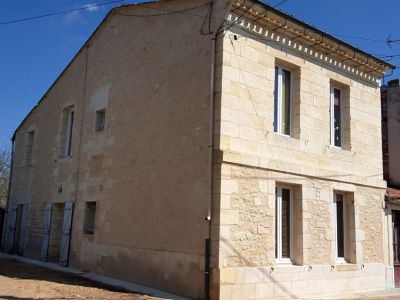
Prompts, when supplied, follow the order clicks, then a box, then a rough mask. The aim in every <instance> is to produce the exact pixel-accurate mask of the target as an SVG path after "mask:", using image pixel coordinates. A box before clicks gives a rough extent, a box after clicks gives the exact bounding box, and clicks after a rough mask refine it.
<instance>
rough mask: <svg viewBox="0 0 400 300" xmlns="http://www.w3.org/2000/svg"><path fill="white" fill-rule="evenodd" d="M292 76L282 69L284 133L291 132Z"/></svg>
mask: <svg viewBox="0 0 400 300" xmlns="http://www.w3.org/2000/svg"><path fill="white" fill-rule="evenodd" d="M290 77H291V74H290V72H289V71H287V70H282V119H281V128H282V132H281V133H283V134H287V135H289V134H290Z"/></svg>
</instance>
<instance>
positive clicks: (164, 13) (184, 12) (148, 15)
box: [119, 1, 211, 18]
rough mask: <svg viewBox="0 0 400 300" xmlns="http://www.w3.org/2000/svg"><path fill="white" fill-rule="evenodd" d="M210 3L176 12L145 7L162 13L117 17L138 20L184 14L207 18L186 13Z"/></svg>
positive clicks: (122, 14) (123, 14) (124, 14)
mask: <svg viewBox="0 0 400 300" xmlns="http://www.w3.org/2000/svg"><path fill="white" fill-rule="evenodd" d="M210 3H211V1H208V2H205V3H203V4H200V5H197V6H193V7H189V8H186V9H182V10H177V11H173V10H164V9H160V8H154V7H146V8H149V9H154V10H159V11H162V13H158V14H126V13H119V15H121V16H126V17H138V18H144V17H159V16H168V15H173V14H186V15H192V16H196V17H202V18H204V17H207V15H208V14H206V15H197V14H191V13H187V12H188V11H191V10H194V9H197V8H200V7H203V6H204V5H207V4H210Z"/></svg>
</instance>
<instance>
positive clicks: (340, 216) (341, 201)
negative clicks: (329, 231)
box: [334, 193, 346, 263]
mask: <svg viewBox="0 0 400 300" xmlns="http://www.w3.org/2000/svg"><path fill="white" fill-rule="evenodd" d="M334 197H335V199H334V206H335V225H336V226H335V229H336V262H337V263H345V262H346V259H345V252H346V203H345V196H344V195H343V194H339V193H335V194H334Z"/></svg>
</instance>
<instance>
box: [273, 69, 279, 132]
mask: <svg viewBox="0 0 400 300" xmlns="http://www.w3.org/2000/svg"><path fill="white" fill-rule="evenodd" d="M278 81H279V69H278V67H275V87H274V131H275V132H278Z"/></svg>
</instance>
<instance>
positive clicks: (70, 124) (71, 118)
mask: <svg viewBox="0 0 400 300" xmlns="http://www.w3.org/2000/svg"><path fill="white" fill-rule="evenodd" d="M73 126H74V112H73V111H71V112H70V113H69V119H68V128H67V130H68V134H67V137H68V140H67V152H66V154H67V156H71V148H72V128H73Z"/></svg>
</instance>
